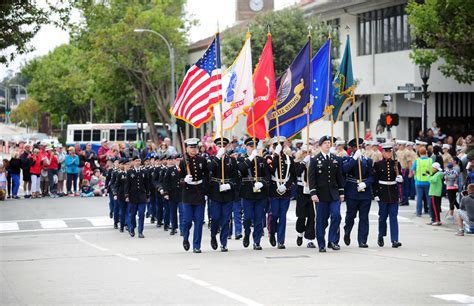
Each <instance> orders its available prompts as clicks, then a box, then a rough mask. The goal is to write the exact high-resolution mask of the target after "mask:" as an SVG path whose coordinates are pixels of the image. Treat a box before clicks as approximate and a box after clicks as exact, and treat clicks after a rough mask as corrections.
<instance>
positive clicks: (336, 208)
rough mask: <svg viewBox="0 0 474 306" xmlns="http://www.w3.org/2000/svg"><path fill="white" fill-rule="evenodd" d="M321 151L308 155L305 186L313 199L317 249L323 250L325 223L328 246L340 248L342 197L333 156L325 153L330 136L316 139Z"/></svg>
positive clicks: (337, 168) (335, 161) (342, 183)
mask: <svg viewBox="0 0 474 306" xmlns="http://www.w3.org/2000/svg"><path fill="white" fill-rule="evenodd" d="M319 147H320V149H321V152H320V153H319V154H318V155H316V156H314V157H313V158H311V161H310V164H309V188H310V193H311V200H312V201H313V202H316V213H317V215H316V239H317V240H318V246H319V252H326V240H325V235H326V227H327V225H328V218H329V217H331V225H330V226H329V236H328V241H329V242H328V247H329V248H331V249H333V250H335V251H337V250H339V249H340V247H339V245H338V242H339V225H340V223H341V202H343V201H344V179H343V176H342V170H341V167H340V165H339V161H338V159H337V157H336V156H335V155H334V154H332V153H329V149H330V147H331V136H323V137H321V138H320V139H319Z"/></svg>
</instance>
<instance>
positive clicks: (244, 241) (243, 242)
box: [242, 235, 250, 248]
mask: <svg viewBox="0 0 474 306" xmlns="http://www.w3.org/2000/svg"><path fill="white" fill-rule="evenodd" d="M242 244H243V245H244V248H246V247H248V246H249V244H250V239H249V236H247V235H245V236H244V240H242Z"/></svg>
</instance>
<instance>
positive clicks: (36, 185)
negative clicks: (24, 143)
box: [30, 148, 41, 198]
mask: <svg viewBox="0 0 474 306" xmlns="http://www.w3.org/2000/svg"><path fill="white" fill-rule="evenodd" d="M30 159H31V167H30V173H31V195H32V198H41V195H40V192H39V191H40V179H41V157H40V156H39V150H38V149H36V148H35V149H33V154H32V155H31V157H30Z"/></svg>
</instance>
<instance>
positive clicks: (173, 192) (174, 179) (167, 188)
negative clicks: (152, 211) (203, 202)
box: [163, 166, 181, 203]
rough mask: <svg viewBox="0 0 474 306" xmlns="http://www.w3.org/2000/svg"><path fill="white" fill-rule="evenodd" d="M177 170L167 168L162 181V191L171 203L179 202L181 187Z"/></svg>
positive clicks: (176, 168) (175, 168) (173, 167)
mask: <svg viewBox="0 0 474 306" xmlns="http://www.w3.org/2000/svg"><path fill="white" fill-rule="evenodd" d="M179 180H180V178H179V169H178V167H176V166H172V167H169V168H168V169H167V170H166V173H165V176H164V179H163V190H164V192H165V194H167V195H168V196H169V198H170V201H171V202H175V203H179V202H181V187H180V182H179Z"/></svg>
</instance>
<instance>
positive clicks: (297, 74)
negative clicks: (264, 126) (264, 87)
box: [268, 41, 311, 138]
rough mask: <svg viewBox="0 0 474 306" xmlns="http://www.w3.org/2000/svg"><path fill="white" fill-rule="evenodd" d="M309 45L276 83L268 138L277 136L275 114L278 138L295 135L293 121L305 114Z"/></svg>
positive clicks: (307, 98)
mask: <svg viewBox="0 0 474 306" xmlns="http://www.w3.org/2000/svg"><path fill="white" fill-rule="evenodd" d="M310 56H311V55H310V45H309V41H308V42H307V43H306V45H305V46H304V47H303V49H301V51H300V53H298V55H297V56H296V58H295V59H294V60H293V62H292V63H291V65H290V67H288V69H286V71H285V72H284V73H283V75H282V76H280V77H279V78H278V80H277V81H276V88H277V102H276V110H275V109H272V112H271V113H269V121H270V124H269V128H268V132H269V134H270V137H275V136H277V124H276V114H278V124H279V129H280V136H285V137H287V138H288V137H291V136H293V135H294V134H295V132H294V130H295V119H296V118H299V117H301V116H304V114H305V107H306V106H307V104H308V102H309V96H310V80H311V78H310V66H309V59H310Z"/></svg>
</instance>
